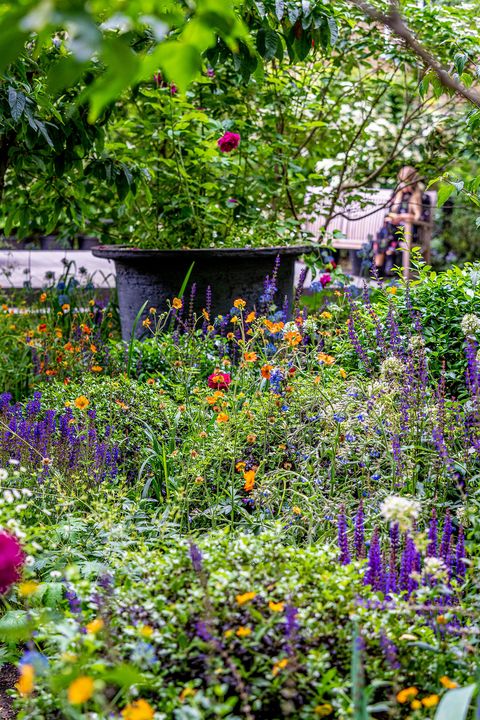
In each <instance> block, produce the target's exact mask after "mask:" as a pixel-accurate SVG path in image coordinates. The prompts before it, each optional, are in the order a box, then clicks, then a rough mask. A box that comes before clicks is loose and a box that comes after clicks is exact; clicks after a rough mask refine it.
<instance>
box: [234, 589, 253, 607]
mask: <svg viewBox="0 0 480 720" xmlns="http://www.w3.org/2000/svg"><path fill="white" fill-rule="evenodd" d="M256 596H257V593H256V592H246V593H243V595H236V596H235V600H236V601H237V603H238V604H239V605H245V603H247V602H250V600H253V599H254V598H255V597H256Z"/></svg>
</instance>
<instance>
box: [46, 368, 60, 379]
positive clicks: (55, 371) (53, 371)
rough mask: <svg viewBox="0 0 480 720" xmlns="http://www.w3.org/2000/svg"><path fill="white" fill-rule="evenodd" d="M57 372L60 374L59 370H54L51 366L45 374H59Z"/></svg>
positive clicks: (49, 375)
mask: <svg viewBox="0 0 480 720" xmlns="http://www.w3.org/2000/svg"><path fill="white" fill-rule="evenodd" d="M57 374H58V370H52V369H51V368H49V369H48V370H46V372H45V375H48V377H53V376H54V375H57Z"/></svg>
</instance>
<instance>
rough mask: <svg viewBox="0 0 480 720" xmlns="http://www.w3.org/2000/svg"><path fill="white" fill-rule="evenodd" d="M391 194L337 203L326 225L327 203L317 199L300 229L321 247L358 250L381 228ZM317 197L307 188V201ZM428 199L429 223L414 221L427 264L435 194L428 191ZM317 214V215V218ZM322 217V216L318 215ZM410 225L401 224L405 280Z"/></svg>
mask: <svg viewBox="0 0 480 720" xmlns="http://www.w3.org/2000/svg"><path fill="white" fill-rule="evenodd" d="M392 192H393V191H392V190H387V189H384V188H382V189H380V190H368V191H367V190H364V191H362V192H361V193H358V194H359V195H361V197H360V199H359V200H358V201H355V202H350V203H345V205H342V203H339V204H338V205H337V206H336V207H335V209H334V211H333V213H331V219H330V220H329V222H328V225H326V220H327V218H326V215H325V213H326V212H327V209H328V202H324V201H322V200H320V199H319V202H318V204H317V205H316V212H314V213H313V215H314V218H313V220H312V218H310V219H309V220H308V221H307V222H306V223H305V224H304V228H305V229H306V230H308V231H309V232H311V233H313V234H314V236H315V238H316V239H317V240H318V242H320V243H321V244H326V245H329V246H330V247H333V248H335V249H336V250H350V251H355V250H360V249H361V248H362V246H363V245H364V244H365V243H367V242H368V241H369V240H371V239H374V238H375V237H376V235H377V233H378V231H379V230H380V228H381V227H382V225H383V223H384V220H385V216H386V214H387V212H388V208H389V205H390V200H391V198H392ZM315 194H318V189H316V188H309V192H308V195H309V199H310V200H311V199H312V196H314V195H315ZM427 194H428V196H429V197H430V211H431V212H430V215H431V217H430V220H429V221H428V222H425V221H422V220H420V221H418V222H417V223H415V225H416V226H417V227H418V240H419V245H420V247H421V249H422V253H423V256H424V258H425V261H426V262H430V244H431V238H432V229H433V215H434V210H435V206H436V202H437V193H436V192H433V191H428V193H427ZM317 213H318V214H317ZM322 213H323V214H322ZM412 237H413V224H412V223H406V224H405V234H404V241H403V242H402V250H403V252H402V265H403V273H404V276H405V278H408V276H409V274H410V251H411V247H412Z"/></svg>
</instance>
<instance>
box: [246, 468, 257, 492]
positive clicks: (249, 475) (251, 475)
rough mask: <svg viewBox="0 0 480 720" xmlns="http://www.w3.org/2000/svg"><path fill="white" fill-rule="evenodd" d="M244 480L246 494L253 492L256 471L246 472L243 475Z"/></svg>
mask: <svg viewBox="0 0 480 720" xmlns="http://www.w3.org/2000/svg"><path fill="white" fill-rule="evenodd" d="M243 479H244V480H245V485H244V486H243V489H244V490H245V491H246V492H251V491H252V490H253V488H254V486H255V470H245V472H244V473H243Z"/></svg>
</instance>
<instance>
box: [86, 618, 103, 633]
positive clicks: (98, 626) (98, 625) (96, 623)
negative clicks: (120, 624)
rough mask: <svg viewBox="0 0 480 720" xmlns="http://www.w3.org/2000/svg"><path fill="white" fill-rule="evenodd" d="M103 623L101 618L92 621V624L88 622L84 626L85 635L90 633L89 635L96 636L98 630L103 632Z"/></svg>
mask: <svg viewBox="0 0 480 720" xmlns="http://www.w3.org/2000/svg"><path fill="white" fill-rule="evenodd" d="M104 625H105V623H104V622H103V620H102V618H95V620H92V622H89V623H87V624H86V625H85V629H86V631H87V633H90V635H96V634H97V633H98V632H100V630H103V627H104Z"/></svg>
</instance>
